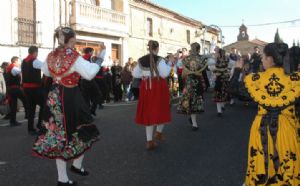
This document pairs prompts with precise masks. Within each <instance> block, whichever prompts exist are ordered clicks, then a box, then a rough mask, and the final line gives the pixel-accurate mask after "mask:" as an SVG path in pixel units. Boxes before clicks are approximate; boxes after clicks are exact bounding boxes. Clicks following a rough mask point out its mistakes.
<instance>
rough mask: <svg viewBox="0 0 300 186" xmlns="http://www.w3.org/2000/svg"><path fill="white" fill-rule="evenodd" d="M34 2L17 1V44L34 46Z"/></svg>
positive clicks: (29, 0)
mask: <svg viewBox="0 0 300 186" xmlns="http://www.w3.org/2000/svg"><path fill="white" fill-rule="evenodd" d="M35 8H36V7H35V0H18V17H17V18H16V21H17V24H18V44H19V45H25V46H27V45H34V44H36V35H37V34H36V26H37V22H36V17H35V11H36V9H35Z"/></svg>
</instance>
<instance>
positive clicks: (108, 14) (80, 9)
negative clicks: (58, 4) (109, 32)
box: [73, 1, 126, 25]
mask: <svg viewBox="0 0 300 186" xmlns="http://www.w3.org/2000/svg"><path fill="white" fill-rule="evenodd" d="M73 3H74V4H73V6H75V10H76V17H78V16H83V17H88V18H92V19H97V20H100V21H105V22H110V23H117V24H122V25H125V24H126V15H125V14H124V13H122V12H118V11H114V10H109V9H104V8H101V7H98V6H95V5H90V4H86V3H82V2H77V1H74V2H73Z"/></svg>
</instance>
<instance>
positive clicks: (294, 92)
mask: <svg viewBox="0 0 300 186" xmlns="http://www.w3.org/2000/svg"><path fill="white" fill-rule="evenodd" d="M245 85H246V88H247V89H248V92H249V93H250V95H251V97H252V98H253V99H254V101H255V102H257V103H258V104H260V105H262V106H267V107H283V106H288V105H290V104H291V103H294V102H295V101H296V100H297V99H298V98H299V96H300V74H299V73H297V72H296V73H293V74H291V75H286V74H285V73H284V69H283V68H270V69H268V70H267V71H265V72H261V73H256V74H249V75H248V76H246V78H245Z"/></svg>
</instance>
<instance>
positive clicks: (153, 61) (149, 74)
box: [132, 40, 171, 150]
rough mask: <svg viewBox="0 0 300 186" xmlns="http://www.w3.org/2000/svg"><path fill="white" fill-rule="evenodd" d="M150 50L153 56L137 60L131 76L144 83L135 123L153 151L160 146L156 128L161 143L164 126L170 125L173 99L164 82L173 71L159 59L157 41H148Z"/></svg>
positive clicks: (141, 88) (149, 148)
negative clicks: (140, 126)
mask: <svg viewBox="0 0 300 186" xmlns="http://www.w3.org/2000/svg"><path fill="white" fill-rule="evenodd" d="M148 46H149V52H150V53H149V54H148V55H145V56H143V57H141V58H140V59H139V60H138V65H137V66H136V67H135V68H134V70H133V73H132V75H133V77H134V78H141V79H142V80H141V84H140V95H139V101H138V106H137V112H136V118H135V121H136V123H137V124H139V125H143V126H145V127H146V137H147V144H146V147H147V149H148V150H152V149H154V148H155V147H156V146H157V145H156V143H155V142H154V141H153V131H154V127H155V126H156V133H155V138H156V139H157V140H159V141H162V140H163V139H164V137H163V135H162V132H163V128H164V124H166V123H169V122H170V121H171V111H170V98H169V97H170V95H169V89H168V84H167V80H166V79H165V78H166V77H168V76H169V74H170V71H171V67H170V66H168V65H167V64H166V62H165V60H164V59H163V58H161V57H160V56H158V55H157V54H158V51H159V44H158V42H157V41H152V40H151V41H149V43H148Z"/></svg>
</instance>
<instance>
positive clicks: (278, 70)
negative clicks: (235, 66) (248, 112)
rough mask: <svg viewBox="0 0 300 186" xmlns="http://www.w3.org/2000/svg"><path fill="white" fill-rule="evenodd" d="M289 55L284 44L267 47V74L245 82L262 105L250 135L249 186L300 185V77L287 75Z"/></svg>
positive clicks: (263, 58) (255, 99) (264, 73)
mask: <svg viewBox="0 0 300 186" xmlns="http://www.w3.org/2000/svg"><path fill="white" fill-rule="evenodd" d="M287 52H288V46H287V45H286V44H284V43H270V44H268V45H266V46H265V48H264V51H263V57H262V63H263V67H264V69H265V70H266V71H265V72H262V73H255V74H250V75H248V76H247V77H246V79H245V84H246V87H247V89H248V91H249V93H250V95H251V96H252V97H253V99H254V101H255V102H256V103H258V114H257V116H256V117H255V120H254V122H253V124H252V128H251V132H250V140H249V148H248V167H247V174H246V182H245V185H246V186H263V185H268V186H283V185H290V186H296V185H297V186H298V185H300V143H299V141H297V140H299V136H297V135H299V134H297V131H296V129H297V126H298V127H299V120H298V118H297V117H296V116H295V115H296V114H295V101H296V100H297V99H299V96H300V74H299V72H295V73H292V74H290V75H287V74H285V72H284V69H283V62H284V59H285V58H286V56H287ZM297 138H298V139H297Z"/></svg>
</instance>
